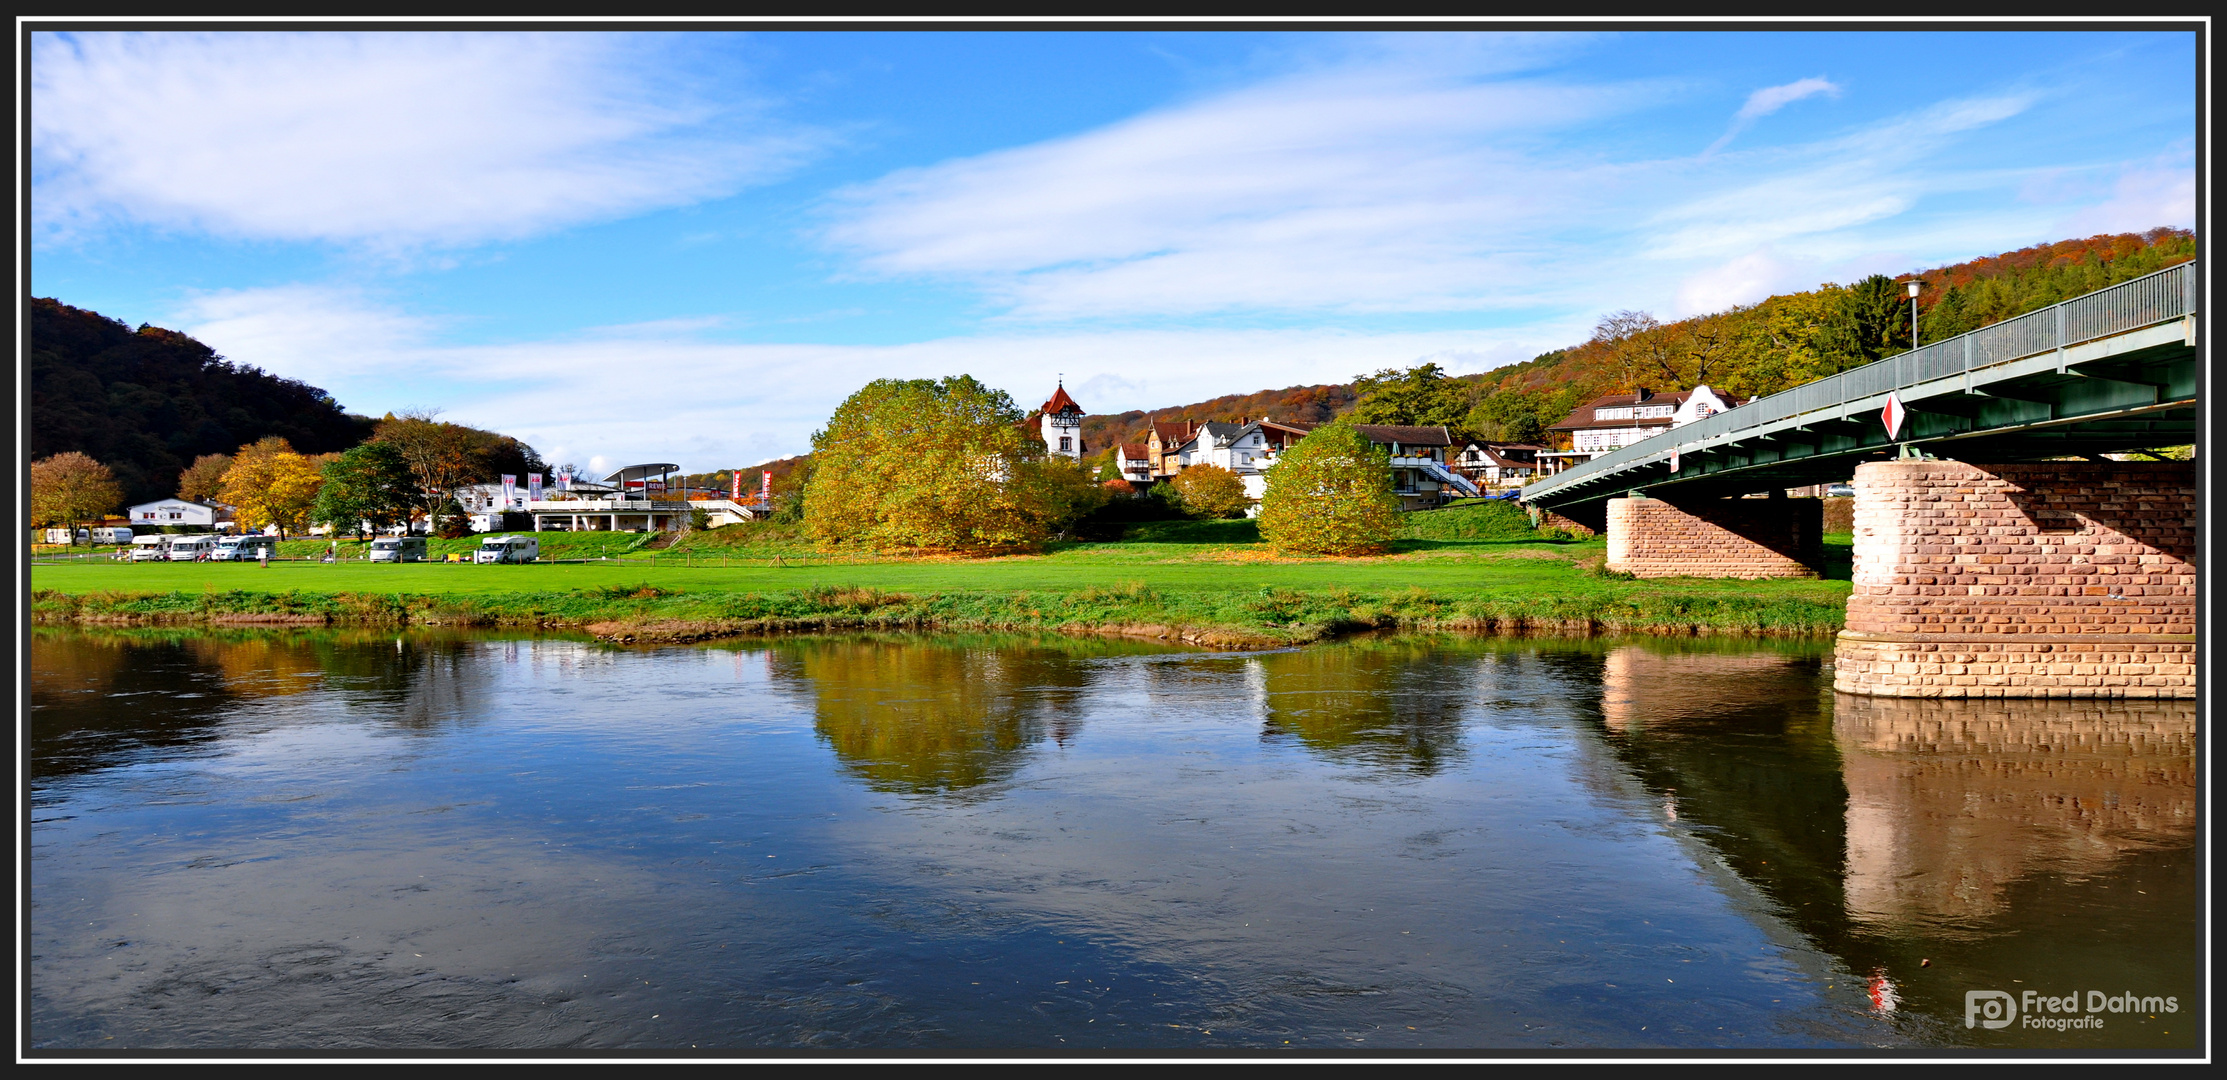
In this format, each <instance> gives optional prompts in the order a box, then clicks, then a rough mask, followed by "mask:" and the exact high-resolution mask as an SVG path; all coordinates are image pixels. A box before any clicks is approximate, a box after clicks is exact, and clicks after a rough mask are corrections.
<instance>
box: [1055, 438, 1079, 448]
mask: <svg viewBox="0 0 2227 1080" xmlns="http://www.w3.org/2000/svg"><path fill="white" fill-rule="evenodd" d="M1059 448H1060V449H1062V450H1073V449H1074V448H1075V440H1074V437H1073V436H1069V435H1062V436H1060V437H1059Z"/></svg>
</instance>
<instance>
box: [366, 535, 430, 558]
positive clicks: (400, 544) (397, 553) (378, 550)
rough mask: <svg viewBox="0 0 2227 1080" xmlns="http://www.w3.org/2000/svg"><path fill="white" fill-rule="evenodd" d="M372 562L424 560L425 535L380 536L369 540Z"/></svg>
mask: <svg viewBox="0 0 2227 1080" xmlns="http://www.w3.org/2000/svg"><path fill="white" fill-rule="evenodd" d="M371 561H372V562H391V563H405V562H424V561H425V537H422V536H382V537H380V538H379V539H377V540H373V541H372V542H371Z"/></svg>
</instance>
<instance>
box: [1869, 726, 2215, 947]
mask: <svg viewBox="0 0 2227 1080" xmlns="http://www.w3.org/2000/svg"><path fill="white" fill-rule="evenodd" d="M1833 732H1834V735H1835V736H1836V738H1837V741H1838V742H1839V744H1840V748H1841V760H1842V775H1843V776H1844V777H1845V780H1846V783H1847V785H1848V814H1847V829H1848V864H1847V876H1846V878H1845V881H1844V885H1843V890H1844V894H1845V896H1846V906H1847V910H1848V914H1849V916H1850V917H1851V918H1855V919H1858V920H1866V921H1881V920H1886V921H1906V920H1911V919H1923V920H1940V919H1948V920H1958V919H1967V918H1978V917H1981V916H1989V915H1993V914H1995V913H1996V912H1997V910H1998V909H1999V908H2000V907H2001V906H2002V904H2003V894H2004V889H2005V888H2006V887H2007V886H2008V885H2009V884H2010V883H2012V882H2014V881H2017V880H2018V879H2019V878H2021V877H2023V876H2025V875H2027V874H2029V873H2032V872H2035V871H2037V870H2044V869H2046V870H2051V871H2055V872H2057V873H2059V874H2064V875H2067V876H2075V875H2083V874H2093V873H2100V872H2103V871H2105V870H2108V869H2109V868H2110V866H2111V864H2112V863H2113V862H2115V861H2116V860H2117V859H2118V858H2119V857H2121V856H2122V855H2124V854H2126V853H2127V852H2129V851H2132V850H2135V849H2138V848H2145V847H2153V846H2156V845H2158V844H2160V843H2163V842H2174V841H2185V840H2187V839H2188V838H2189V837H2191V836H2193V834H2194V830H2195V826H2196V774H2195V740H2196V710H2195V706H2194V705H2193V704H2192V703H2184V702H2103V701H2080V702H2069V701H2068V702H2048V703H2042V702H2031V701H1956V700H1948V701H1897V700H1893V699H1882V698H1867V697H1858V696H1855V695H1852V694H1844V695H1841V696H1840V697H1839V698H1838V700H1837V702H1836V704H1835V708H1834V718H1833Z"/></svg>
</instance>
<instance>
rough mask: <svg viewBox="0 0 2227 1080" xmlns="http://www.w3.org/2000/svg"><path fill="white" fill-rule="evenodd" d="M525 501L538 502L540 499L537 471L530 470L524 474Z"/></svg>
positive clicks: (539, 475)
mask: <svg viewBox="0 0 2227 1080" xmlns="http://www.w3.org/2000/svg"><path fill="white" fill-rule="evenodd" d="M526 501H527V502H540V501H541V474H540V473H537V472H530V473H527V474H526Z"/></svg>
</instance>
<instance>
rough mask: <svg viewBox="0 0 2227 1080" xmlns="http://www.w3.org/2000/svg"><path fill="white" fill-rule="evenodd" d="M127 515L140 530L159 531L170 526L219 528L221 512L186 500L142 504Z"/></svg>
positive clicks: (212, 507)
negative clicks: (218, 521)
mask: <svg viewBox="0 0 2227 1080" xmlns="http://www.w3.org/2000/svg"><path fill="white" fill-rule="evenodd" d="M125 513H127V514H130V515H131V523H132V524H133V525H134V526H136V527H139V528H149V527H152V528H157V529H159V528H163V527H164V526H169V525H184V526H191V527H198V528H203V529H214V528H216V526H217V515H218V513H219V511H218V509H217V508H216V507H214V506H209V505H207V504H204V503H197V502H187V501H186V500H184V499H163V500H160V501H158V502H151V503H140V504H139V505H137V506H134V507H132V508H131V509H129V510H127V511H125Z"/></svg>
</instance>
